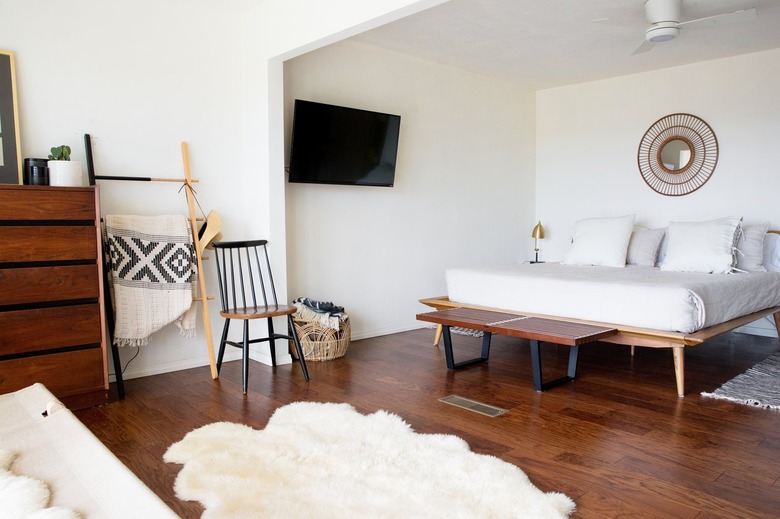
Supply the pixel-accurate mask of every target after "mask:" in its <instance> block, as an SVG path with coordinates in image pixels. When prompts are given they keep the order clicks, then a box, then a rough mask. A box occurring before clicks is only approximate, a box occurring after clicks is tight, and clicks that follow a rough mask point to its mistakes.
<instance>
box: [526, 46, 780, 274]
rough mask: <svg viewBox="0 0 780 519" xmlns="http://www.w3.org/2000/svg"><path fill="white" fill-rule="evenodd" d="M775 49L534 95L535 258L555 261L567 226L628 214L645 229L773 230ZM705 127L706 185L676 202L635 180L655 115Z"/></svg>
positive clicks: (778, 220) (779, 222)
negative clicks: (716, 221) (682, 116)
mask: <svg viewBox="0 0 780 519" xmlns="http://www.w3.org/2000/svg"><path fill="white" fill-rule="evenodd" d="M778 84H780V50H773V51H768V52H763V53H757V54H751V55H746V56H740V57H735V58H728V59H722V60H717V61H710V62H704V63H698V64H694V65H690V66H684V67H676V68H670V69H666V70H660V71H656V72H649V73H644V74H636V75H632V76H626V77H621V78H617V79H610V80H605V81H597V82H592V83H585V84H580V85H572V86H568V87H563V88H555V89H549V90H544V91H540V92H538V93H537V119H536V124H537V134H536V137H537V150H536V153H537V155H536V168H537V169H536V176H537V183H536V185H537V190H536V208H537V217H538V218H541V219H542V221H543V223H544V225H545V229H546V231H547V236H546V239H545V240H544V241H543V242H542V245H541V246H542V247H543V253H544V257H545V258H546V259H549V260H554V259H560V258H561V257H562V255H563V254H564V253H565V251H566V248H567V246H568V240H569V236H570V235H569V232H570V230H571V227H572V225H573V224H574V222H575V221H576V220H578V219H580V218H585V217H590V216H619V215H624V214H629V213H635V214H636V221H637V223H639V224H643V225H647V226H651V227H653V226H659V227H660V226H665V225H666V224H667V223H668V222H669V221H673V220H677V221H680V220H682V221H698V220H707V219H711V218H718V217H722V216H728V215H736V216H743V217H744V219H745V222H746V223H756V222H760V221H766V220H769V221H771V222H772V224H773V228H777V227H778V226H780V210H778V205H777V186H778V180H777V178H778V166H777V164H778V162H777V157H776V154H775V151H776V148H777V143H778V142H780V89H778V88H777V85H778ZM675 112H685V113H690V114H693V115H696V116H698V117H700V118H702V119H703V120H704V121H706V122H707V123H708V124H709V125H710V127H711V128H712V130H713V131H714V132H715V135H716V136H717V139H718V144H719V147H720V155H719V160H718V164H717V167H716V169H715V171H714V173H713V174H712V176H711V178H710V179H709V181H708V182H707V183H706V184H705V185H704V186H702V187H701V188H700V189H698V190H697V191H695V192H693V193H691V194H689V195H686V196H680V197H670V196H663V195H660V194H658V193H656V192H655V191H653V190H652V189H650V188H649V187H648V186H647V184H645V182H644V180H643V179H642V177H641V175H640V174H639V170H638V167H637V149H638V146H639V141H640V139H641V138H642V136H643V135H644V133H645V131H647V129H648V128H649V127H650V126H651V125H652V124H653V123H654V122H655V121H657V120H658V119H660V118H661V117H663V116H665V115H668V114H671V113H675Z"/></svg>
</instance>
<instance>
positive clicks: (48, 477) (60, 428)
mask: <svg viewBox="0 0 780 519" xmlns="http://www.w3.org/2000/svg"><path fill="white" fill-rule="evenodd" d="M50 403H56V404H59V406H61V404H60V403H59V401H58V400H57V399H56V397H54V395H52V394H51V393H50V392H49V391H48V389H46V387H45V386H43V385H42V384H33V385H32V386H29V387H27V388H25V389H22V390H19V391H16V392H14V393H8V394H6V395H0V448H3V449H8V450H11V451H13V452H15V453H16V454H17V457H16V460H15V461H14V463H13V465H12V466H11V471H12V472H13V473H15V474H19V475H24V476H28V477H32V478H35V479H39V480H41V481H43V482H44V483H46V484H47V485H48V486H49V488H50V490H51V502H50V503H49V504H50V506H60V507H64V508H68V509H70V510H73V511H75V512H78V513H80V514H81V515H82V516H83V517H85V518H87V519H101V518H106V519H123V518H127V519H137V518H139V517H154V518H155V519H157V518H160V519H163V518H169V517H170V518H175V517H177V516H176V514H174V513H173V511H172V510H171V509H170V508H168V507H167V506H166V505H165V503H164V502H163V501H162V500H161V499H160V498H159V497H157V495H156V494H155V493H154V492H152V491H151V490H150V489H149V487H147V486H146V485H144V484H143V482H142V481H141V480H140V479H138V477H136V475H135V474H133V473H132V472H131V471H130V470H129V469H128V468H127V467H125V466H124V464H122V462H121V461H119V459H118V458H116V457H115V456H114V455H113V454H112V453H111V451H109V450H108V448H106V446H105V445H103V444H102V443H101V442H100V440H98V439H97V438H96V437H95V435H93V434H92V432H91V431H90V430H89V429H87V427H86V426H84V424H82V423H81V422H80V421H79V419H78V418H76V416H75V415H74V414H73V413H71V412H70V411H69V410H68V409H65V408H60V409H59V410H56V411H53V412H51V413H50V414H49V415H48V416H43V414H42V413H43V411H46V410H47V406H48V405H49V404H50ZM59 406H58V407H59Z"/></svg>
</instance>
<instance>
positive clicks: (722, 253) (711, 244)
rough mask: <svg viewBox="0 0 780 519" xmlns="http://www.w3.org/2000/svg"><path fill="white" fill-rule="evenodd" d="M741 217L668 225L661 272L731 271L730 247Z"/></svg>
mask: <svg viewBox="0 0 780 519" xmlns="http://www.w3.org/2000/svg"><path fill="white" fill-rule="evenodd" d="M741 221H742V218H738V217H736V216H729V217H727V218H721V219H719V220H711V221H708V222H671V223H669V231H668V232H669V243H668V245H667V249H666V257H665V258H664V262H663V263H662V264H661V270H669V271H675V272H708V273H715V274H724V273H728V272H732V271H733V269H734V266H735V264H736V260H735V258H734V248H735V245H736V241H735V240H736V239H737V238H739V235H738V232H739V231H740V222H741Z"/></svg>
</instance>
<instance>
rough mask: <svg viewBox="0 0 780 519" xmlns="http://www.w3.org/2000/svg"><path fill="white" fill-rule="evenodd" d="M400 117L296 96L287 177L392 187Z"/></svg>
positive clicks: (317, 182)
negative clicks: (288, 173) (306, 99)
mask: <svg viewBox="0 0 780 519" xmlns="http://www.w3.org/2000/svg"><path fill="white" fill-rule="evenodd" d="M400 126H401V117H400V116H398V115H390V114H384V113H379V112H371V111H368V110H358V109H355V108H346V107H343V106H334V105H329V104H323V103H315V102H312V101H303V100H301V99H296V100H295V114H294V116H293V130H292V144H291V149H290V175H289V181H290V182H307V183H314V184H352V185H363V186H387V187H391V186H392V185H393V182H394V181H395V160H396V155H397V152H398V132H399V129H400Z"/></svg>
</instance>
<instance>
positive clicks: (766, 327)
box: [734, 315, 777, 338]
mask: <svg viewBox="0 0 780 519" xmlns="http://www.w3.org/2000/svg"><path fill="white" fill-rule="evenodd" d="M734 332H735V333H742V334H746V335H759V336H761V337H774V338H777V328H776V327H775V321H774V319H773V318H772V316H771V315H768V316H766V317H764V318H762V319H759V320H758V321H753V322H752V323H750V324H746V325H745V326H740V327H739V328H737V329H735V330H734Z"/></svg>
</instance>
